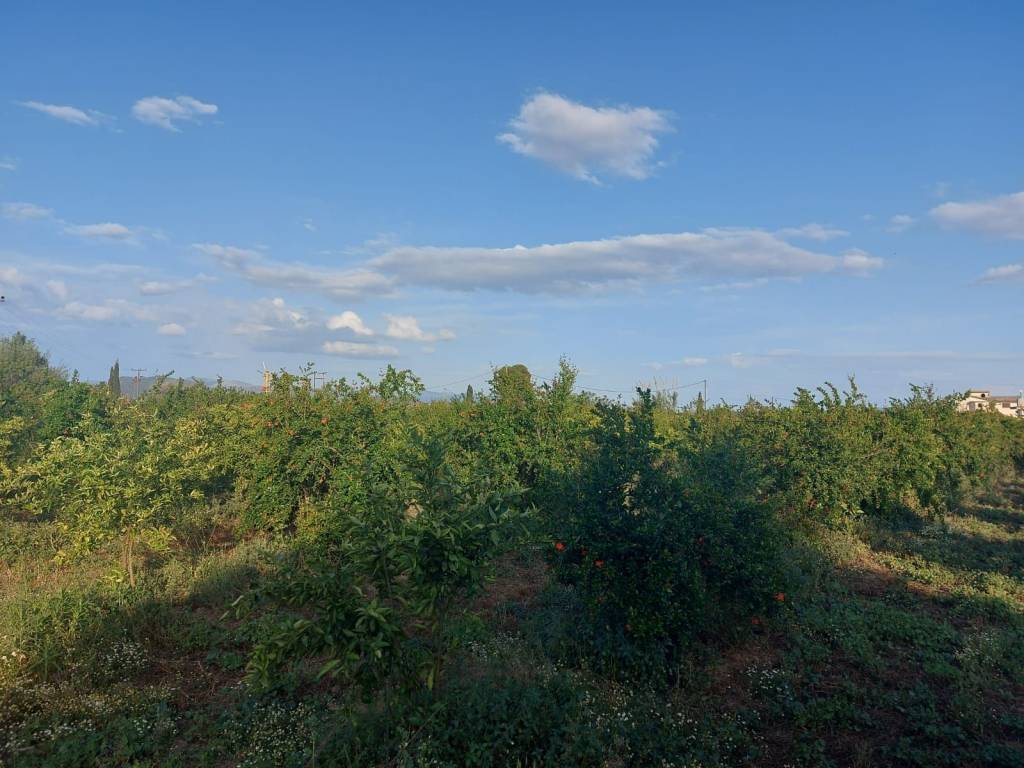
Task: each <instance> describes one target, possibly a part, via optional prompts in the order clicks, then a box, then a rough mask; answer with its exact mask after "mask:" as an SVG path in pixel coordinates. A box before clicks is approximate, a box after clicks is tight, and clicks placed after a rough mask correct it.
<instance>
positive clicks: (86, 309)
mask: <svg viewBox="0 0 1024 768" xmlns="http://www.w3.org/2000/svg"><path fill="white" fill-rule="evenodd" d="M61 314H63V315H66V316H67V317H73V318H76V319H78V320H100V321H105V320H117V319H118V318H120V317H121V313H120V312H119V311H118V309H117V308H116V307H112V306H108V305H103V304H83V303H82V302H80V301H73V302H71V303H70V304H65V305H64V307H63V308H62V309H61Z"/></svg>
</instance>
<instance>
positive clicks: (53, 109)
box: [18, 101, 110, 125]
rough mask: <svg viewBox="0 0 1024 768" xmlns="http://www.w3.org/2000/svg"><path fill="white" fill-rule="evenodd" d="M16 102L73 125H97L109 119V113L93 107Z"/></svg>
mask: <svg viewBox="0 0 1024 768" xmlns="http://www.w3.org/2000/svg"><path fill="white" fill-rule="evenodd" d="M18 104H20V105H21V106H23V107H27V108H28V109H34V110H35V111H36V112H42V113H43V114H44V115H49V116H50V117H55V118H57V119H58V120H63V121H64V122H65V123H72V124H74V125H99V124H100V123H101V122H103V121H104V120H108V119H110V117H109V115H105V114H103V113H102V112H97V111H96V110H95V109H79V108H78V107H71V106H67V105H59V104H44V103H43V102H41V101H19V102H18Z"/></svg>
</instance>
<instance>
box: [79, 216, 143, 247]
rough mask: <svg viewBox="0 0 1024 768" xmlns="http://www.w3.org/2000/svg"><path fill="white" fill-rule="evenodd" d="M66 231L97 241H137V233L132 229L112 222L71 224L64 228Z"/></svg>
mask: <svg viewBox="0 0 1024 768" xmlns="http://www.w3.org/2000/svg"><path fill="white" fill-rule="evenodd" d="M64 231H65V232H67V233H68V234H70V235H77V236H78V237H87V238H91V239H97V240H116V241H120V242H128V241H131V240H134V239H135V232H134V231H133V230H132V229H130V228H128V227H126V226H125V225H124V224H117V223H115V222H112V221H107V222H103V223H102V224H69V225H68V226H66V227H64Z"/></svg>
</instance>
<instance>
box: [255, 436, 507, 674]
mask: <svg viewBox="0 0 1024 768" xmlns="http://www.w3.org/2000/svg"><path fill="white" fill-rule="evenodd" d="M422 454H423V461H422V463H421V465H420V466H418V467H417V468H416V471H415V472H414V479H413V480H412V481H410V482H409V483H408V484H407V485H406V484H403V483H400V482H399V483H394V482H393V483H391V484H383V483H380V484H376V485H371V486H370V487H369V488H367V492H366V494H365V496H364V498H363V499H361V501H360V503H357V504H356V503H350V504H349V505H347V506H343V507H338V508H336V509H333V510H332V515H331V517H330V520H329V522H328V523H327V525H326V527H325V528H324V530H322V531H320V535H319V536H318V537H317V539H316V540H314V542H313V543H314V546H312V547H309V548H303V549H301V550H299V552H298V553H297V555H295V556H293V557H292V558H290V559H288V560H287V561H286V562H284V563H282V564H281V567H280V568H279V569H278V572H279V576H278V578H277V579H276V580H275V581H273V582H271V583H270V585H269V586H268V587H267V588H265V589H262V590H260V591H259V592H257V593H256V594H254V595H251V596H249V597H248V599H247V600H240V602H239V606H238V607H239V609H241V610H244V609H246V608H247V607H250V606H251V604H252V602H253V601H256V602H258V603H266V602H270V603H273V604H276V605H279V606H282V607H285V608H286V609H289V610H290V611H291V613H289V611H287V610H286V612H285V613H283V614H281V619H280V621H279V623H278V626H277V629H276V630H275V631H274V632H272V633H271V635H270V636H269V637H268V638H267V639H266V640H265V641H264V642H262V643H260V644H259V645H258V646H257V647H256V649H255V651H254V653H253V657H252V659H251V661H250V665H249V672H250V676H251V678H252V679H253V680H254V681H256V682H257V683H258V684H260V685H261V686H268V685H271V684H273V683H276V682H278V681H279V680H281V679H282V672H283V671H285V672H286V671H287V669H288V667H289V666H290V665H292V664H293V663H294V662H297V661H301V660H303V659H307V658H314V657H315V658H317V659H320V660H321V666H320V670H319V674H320V676H323V675H331V676H332V677H340V678H343V679H345V680H347V681H350V682H353V683H355V684H357V685H358V686H360V687H361V688H362V689H363V690H364V691H367V692H370V691H375V690H378V689H380V688H381V687H382V686H388V685H391V684H393V683H397V684H398V685H400V686H401V687H402V688H403V689H406V690H408V689H410V688H414V687H416V686H417V685H420V684H422V685H424V686H426V687H427V688H432V687H433V686H434V685H435V683H436V681H437V679H438V676H439V674H440V666H441V660H442V658H443V654H444V651H445V650H446V649H445V647H444V644H443V629H444V627H445V624H446V619H447V617H448V615H449V613H450V611H451V609H452V607H453V605H454V603H455V601H456V599H458V598H460V597H464V596H466V595H469V594H472V593H473V592H474V591H475V590H477V589H479V588H480V587H481V586H482V584H483V582H484V579H485V577H486V576H487V574H488V573H489V567H490V564H491V561H492V559H493V557H494V556H495V555H496V554H497V553H498V552H500V551H503V550H504V549H505V548H508V547H509V546H511V544H512V543H513V542H514V541H515V540H516V534H517V531H518V530H519V529H521V528H522V518H521V515H520V514H519V513H517V512H516V511H515V510H514V508H513V507H512V506H511V502H513V501H514V499H513V498H510V497H509V496H508V495H507V494H504V493H501V492H499V491H497V490H493V489H491V488H489V483H488V480H487V478H475V482H473V483H472V484H461V483H459V481H458V479H457V478H455V477H454V476H453V474H452V473H451V471H450V469H449V468H448V467H447V466H446V464H445V463H444V454H443V452H442V450H441V449H440V446H439V445H438V444H437V443H436V442H435V443H428V444H425V445H424V446H422ZM295 610H299V611H300V612H301V617H299V616H297V615H296V614H294V611H295Z"/></svg>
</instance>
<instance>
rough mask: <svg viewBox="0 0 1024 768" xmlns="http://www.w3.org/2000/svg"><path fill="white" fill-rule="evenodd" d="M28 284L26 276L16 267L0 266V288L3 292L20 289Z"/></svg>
mask: <svg viewBox="0 0 1024 768" xmlns="http://www.w3.org/2000/svg"><path fill="white" fill-rule="evenodd" d="M28 284H29V279H28V276H27V275H25V273H24V272H20V271H19V270H18V268H17V267H3V266H0V288H2V289H3V290H4V291H7V290H10V289H11V288H22V287H24V286H27V285H28Z"/></svg>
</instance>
